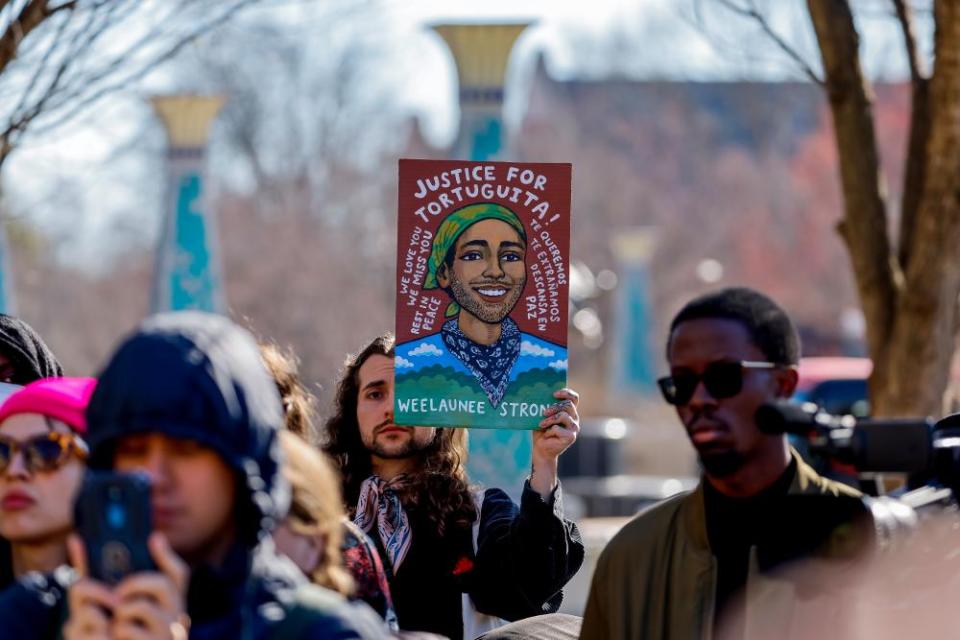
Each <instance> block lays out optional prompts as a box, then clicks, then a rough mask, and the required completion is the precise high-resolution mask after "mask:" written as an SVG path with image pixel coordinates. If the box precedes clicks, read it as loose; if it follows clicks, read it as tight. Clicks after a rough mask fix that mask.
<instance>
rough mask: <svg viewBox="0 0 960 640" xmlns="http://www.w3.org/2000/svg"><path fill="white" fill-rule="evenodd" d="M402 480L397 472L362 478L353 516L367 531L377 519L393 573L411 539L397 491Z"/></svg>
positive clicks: (408, 548) (401, 476) (378, 529)
mask: <svg viewBox="0 0 960 640" xmlns="http://www.w3.org/2000/svg"><path fill="white" fill-rule="evenodd" d="M405 482H406V476H404V475H399V476H397V477H396V478H394V479H393V480H390V481H389V482H388V481H386V480H384V479H383V478H381V477H380V476H370V477H369V478H367V479H366V480H364V481H363V484H361V485H360V499H359V500H358V501H357V513H356V515H355V516H354V517H353V522H354V523H355V524H356V525H357V526H358V527H360V528H361V529H362V530H363V531H364V533H369V532H370V530H371V529H372V528H373V525H374V523H376V525H377V535H379V537H380V542H381V543H383V548H384V550H385V551H386V552H387V557H388V559H389V560H390V566H391V567H392V569H393V574H394V575H396V573H397V570H398V569H399V568H400V563H401V562H403V559H404V557H406V555H407V551H409V550H410V544H411V543H412V542H413V532H412V531H411V530H410V520H409V519H408V518H407V512H406V511H404V510H403V505H402V504H401V503H400V496H398V495H397V491H398V490H399V489H400V488H401V487H402V486H403V484H404V483H405Z"/></svg>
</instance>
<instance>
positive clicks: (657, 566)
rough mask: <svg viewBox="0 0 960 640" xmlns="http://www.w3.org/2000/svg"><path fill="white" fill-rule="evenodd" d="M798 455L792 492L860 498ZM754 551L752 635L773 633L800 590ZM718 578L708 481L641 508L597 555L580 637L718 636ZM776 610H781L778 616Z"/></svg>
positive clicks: (842, 542)
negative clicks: (760, 564) (770, 572)
mask: <svg viewBox="0 0 960 640" xmlns="http://www.w3.org/2000/svg"><path fill="white" fill-rule="evenodd" d="M793 456H794V458H795V459H796V460H797V473H796V476H795V478H794V480H793V483H792V484H791V486H790V489H789V492H788V493H789V494H790V495H812V496H821V497H823V498H826V499H827V500H828V501H829V502H834V501H833V500H832V498H834V497H835V498H836V500H837V501H838V502H840V501H842V502H846V503H850V501H855V502H856V503H861V500H860V497H859V496H860V494H859V492H857V491H856V490H854V489H852V488H850V487H848V486H846V485H842V484H839V483H836V482H833V481H832V480H828V479H826V478H823V477H821V476H819V475H818V474H817V473H816V472H815V471H814V470H813V469H812V468H811V467H810V466H809V465H807V464H806V463H805V462H803V460H802V459H801V458H800V456H799V455H798V454H797V453H796V452H793ZM846 506H849V504H848V505H846ZM856 508H858V509H859V506H857V507H856ZM839 533H840V535H838V536H832V537H833V538H834V539H831V540H827V543H826V545H825V546H827V547H832V550H831V551H830V552H828V554H830V555H832V554H834V553H842V552H843V551H842V549H841V548H842V547H846V548H847V549H849V548H850V544H851V539H850V537H849V536H848V535H846V533H848V532H839ZM857 544H859V542H858V543H857ZM755 552H756V548H753V549H752V550H751V570H750V574H749V576H748V579H747V594H748V602H757V603H762V606H763V609H764V611H763V612H762V613H763V615H762V616H754V617H755V619H756V620H755V622H751V612H750V606H748V607H747V614H746V615H747V619H746V623H745V629H746V630H747V633H746V637H747V638H763V637H772V636H770V635H769V633H770V632H772V630H771V629H769V628H766V629H764V627H767V623H768V622H769V621H770V620H780V621H783V620H784V619H789V618H790V617H791V616H792V615H794V614H795V612H793V611H791V610H790V607H792V604H793V602H794V600H795V598H793V595H794V594H793V591H792V587H791V585H790V584H788V583H784V582H779V583H778V582H777V581H776V580H772V579H767V578H764V577H763V576H761V574H760V573H759V572H758V571H757V569H756V567H757V562H756V553H755ZM716 579H717V563H716V559H715V558H714V556H713V555H712V553H711V551H710V546H709V543H708V541H707V525H706V514H705V509H704V494H703V483H702V481H701V484H700V485H699V486H698V487H697V488H696V489H695V490H693V491H692V492H688V493H684V494H681V495H679V496H675V497H673V498H670V499H668V500H666V501H664V502H661V503H659V504H656V505H654V506H653V507H650V508H649V509H646V510H645V511H643V512H641V513H640V514H638V515H637V516H636V517H635V518H634V519H633V520H631V521H630V522H628V523H627V524H626V525H625V526H624V527H623V529H621V530H620V531H619V532H618V533H617V535H616V536H614V537H613V539H612V540H611V541H610V543H609V544H608V545H607V547H606V548H605V549H604V550H603V552H602V553H601V555H600V558H599V560H598V562H597V568H596V572H595V573H594V575H593V582H592V585H591V588H590V595H589V597H588V599H587V607H586V612H585V613H584V619H583V627H582V631H581V635H580V638H581V640H618V639H624V640H626V639H629V640H640V639H656V638H663V639H665V640H666V639H671V640H672V639H677V640H696V639H705V640H707V639H709V638H711V637H712V636H713V626H714V601H715V588H716ZM775 607H779V609H775ZM774 611H779V612H780V613H781V615H773V616H771V615H770V614H771V613H772V612H774ZM781 637H782V636H781Z"/></svg>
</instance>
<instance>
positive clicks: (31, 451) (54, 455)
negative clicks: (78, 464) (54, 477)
mask: <svg viewBox="0 0 960 640" xmlns="http://www.w3.org/2000/svg"><path fill="white" fill-rule="evenodd" d="M18 451H19V452H22V453H23V462H24V465H25V466H26V467H27V470H28V471H29V472H30V473H34V472H36V471H53V470H54V469H58V468H59V467H60V466H61V465H62V464H63V463H64V462H66V461H67V459H68V458H69V457H70V455H71V454H73V455H76V456H77V458H79V459H80V460H86V458H87V454H88V453H89V449H88V448H87V445H86V443H84V442H83V440H81V439H80V438H78V437H76V436H75V435H73V434H71V433H59V432H51V433H45V434H43V435H39V436H34V437H33V438H28V439H26V440H23V441H22V442H21V441H18V440H13V439H12V438H6V437H4V436H0V473H3V472H4V471H6V470H7V467H9V466H10V463H11V462H12V461H13V458H14V457H15V456H16V455H17V452H18Z"/></svg>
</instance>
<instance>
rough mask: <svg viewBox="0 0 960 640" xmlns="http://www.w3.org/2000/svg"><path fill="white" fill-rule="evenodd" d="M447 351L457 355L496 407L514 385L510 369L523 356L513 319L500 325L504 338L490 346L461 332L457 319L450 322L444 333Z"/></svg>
mask: <svg viewBox="0 0 960 640" xmlns="http://www.w3.org/2000/svg"><path fill="white" fill-rule="evenodd" d="M440 335H441V336H442V337H443V343H444V344H445V345H446V346H447V350H448V351H449V352H450V353H452V354H453V355H455V356H456V357H457V358H458V359H459V360H460V361H461V362H462V363H463V364H465V365H466V366H467V369H469V370H470V372H471V373H472V374H473V377H475V378H476V379H477V381H478V382H479V383H480V388H482V389H483V391H484V393H486V394H487V398H489V399H490V404H491V405H493V406H494V407H496V406H497V405H498V404H500V401H501V400H503V396H504V394H505V393H506V392H507V385H509V384H510V370H511V369H513V365H514V363H516V361H517V358H518V357H519V356H520V329H518V328H517V323H515V322H514V321H513V320H511V319H510V318H504V319H503V322H502V323H501V324H500V339H499V340H497V341H496V342H494V343H493V344H491V345H490V346H486V345H482V344H477V343H476V342H474V341H473V340H471V339H470V338H468V337H467V336H465V335H464V334H463V332H462V331H460V325H459V323H458V322H457V319H456V318H453V319H452V320H447V321H446V322H445V323H444V324H443V328H442V329H441V330H440Z"/></svg>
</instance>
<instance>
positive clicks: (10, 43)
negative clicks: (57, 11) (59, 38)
mask: <svg viewBox="0 0 960 640" xmlns="http://www.w3.org/2000/svg"><path fill="white" fill-rule="evenodd" d="M47 17H48V14H47V0H31V1H30V2H28V3H27V4H26V5H24V7H23V9H21V11H20V14H19V15H18V16H17V17H16V19H15V20H14V21H13V22H12V24H11V25H10V26H9V27H8V28H7V29H6V30H5V31H4V32H3V35H2V36H0V73H2V72H3V70H4V69H6V67H7V65H8V64H10V61H11V60H13V59H14V58H15V57H16V55H17V47H18V46H19V45H20V42H21V41H23V39H24V38H26V37H27V36H28V35H30V32H31V31H33V30H34V29H36V28H37V27H39V26H40V25H41V24H43V21H44V20H46V19H47Z"/></svg>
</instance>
